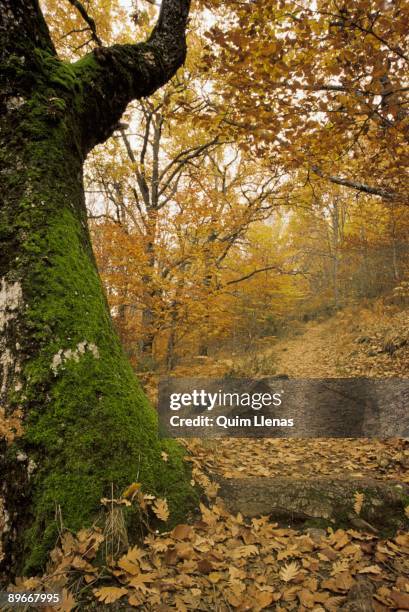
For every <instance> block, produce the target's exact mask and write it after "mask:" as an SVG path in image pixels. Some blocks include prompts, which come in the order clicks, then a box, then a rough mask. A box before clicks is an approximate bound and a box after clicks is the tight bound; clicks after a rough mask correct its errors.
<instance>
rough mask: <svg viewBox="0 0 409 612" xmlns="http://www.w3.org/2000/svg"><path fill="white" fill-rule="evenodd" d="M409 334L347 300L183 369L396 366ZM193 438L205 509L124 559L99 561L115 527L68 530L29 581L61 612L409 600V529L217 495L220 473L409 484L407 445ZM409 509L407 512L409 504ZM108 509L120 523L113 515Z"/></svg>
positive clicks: (408, 320) (337, 370) (406, 326)
mask: <svg viewBox="0 0 409 612" xmlns="http://www.w3.org/2000/svg"><path fill="white" fill-rule="evenodd" d="M408 339H409V311H407V310H405V311H401V312H395V313H394V314H392V315H390V314H389V313H386V314H385V313H384V312H376V311H374V310H369V309H368V310H367V311H365V310H362V309H361V310H360V311H358V310H357V309H355V310H354V309H349V310H348V311H344V312H340V313H338V314H337V315H336V316H334V317H332V318H330V319H328V320H326V321H321V322H310V323H307V324H305V325H304V326H303V327H302V328H301V329H300V328H299V329H298V332H297V334H295V335H293V336H292V337H290V338H286V339H279V340H276V341H275V342H274V344H273V345H272V346H269V347H265V346H264V347H263V348H257V350H256V351H255V352H254V353H252V354H251V355H241V356H237V357H235V360H234V363H232V360H231V359H230V358H229V359H227V358H225V359H224V358H220V359H214V360H211V359H208V360H201V361H200V363H198V364H197V366H196V367H195V369H194V371H193V372H192V368H191V367H190V368H189V369H188V366H187V365H186V366H183V365H182V366H180V367H179V368H178V369H177V371H176V372H175V373H174V374H175V375H176V376H187V375H188V374H189V375H190V376H191V375H192V374H193V375H197V376H220V375H224V374H226V373H227V374H230V375H232V374H233V375H236V376H240V375H243V372H246V373H247V375H249V374H250V375H252V376H256V375H264V376H266V375H274V374H287V375H288V376H290V377H343V376H359V375H367V376H379V377H390V376H399V375H403V374H404V373H405V372H408V371H409V370H408V367H409V344H407V341H408ZM190 365H191V364H190ZM185 368H186V369H185ZM187 370H188V372H187ZM185 445H186V447H187V449H188V457H187V459H188V461H189V462H190V463H191V465H192V468H193V479H194V481H195V482H197V483H198V484H200V485H201V486H202V488H203V489H204V491H205V494H204V496H203V498H202V503H201V504H200V516H199V515H198V516H194V517H191V520H190V521H189V524H185V525H179V526H177V527H176V528H174V529H173V530H172V531H165V532H163V533H158V532H157V531H152V532H151V533H150V534H149V535H148V537H147V538H145V541H144V543H142V542H139V543H137V544H135V543H133V544H135V545H134V546H131V547H129V548H128V549H127V550H125V549H122V551H121V554H117V555H116V557H115V559H113V558H110V557H109V555H108V554H106V555H105V562H104V563H103V564H102V565H101V562H99V563H98V564H96V563H95V562H94V561H93V559H94V558H95V557H96V555H97V549H98V548H99V549H100V551H101V550H102V549H103V548H104V547H105V550H108V549H109V546H111V548H112V538H113V537H114V536H112V533H111V532H110V533H111V534H110V535H109V536H108V535H107V533H106V532H104V531H103V530H102V531H101V530H98V529H94V530H83V531H82V532H80V534H77V535H76V536H73V535H72V534H71V533H66V534H65V535H63V537H62V540H61V543H60V546H59V548H57V549H55V550H54V551H53V553H52V556H51V561H50V565H49V568H48V572H47V575H46V576H44V577H43V578H42V579H40V578H38V579H30V580H33V581H35V580H39V581H40V583H37V584H35V582H33V583H30V584H27V582H24V583H23V585H24V587H25V588H31V589H34V588H35V587H36V586H38V585H39V584H41V585H43V586H44V585H45V584H46V585H47V588H50V585H53V586H54V587H55V588H57V587H58V588H60V589H63V590H64V594H65V600H64V606H65V607H61V611H62V612H68V611H69V610H73V609H80V610H88V609H89V610H102V609H112V610H124V609H126V610H131V609H139V610H149V611H155V612H168V611H171V610H177V611H180V612H190V611H191V610H192V611H193V610H202V611H212V612H213V611H215V612H229V611H232V610H235V611H238V612H243V611H246V610H249V611H255V612H257V611H259V610H277V611H278V612H284V611H287V610H300V611H301V612H303V611H308V610H312V611H313V612H323V611H324V612H325V611H329V612H332V611H334V612H335V611H337V610H344V611H350V612H352V611H354V610H355V611H359V610H361V611H363V612H364V611H370V610H375V611H376V612H383V611H387V610H409V533H408V532H402V531H400V532H399V531H398V532H397V533H394V534H390V535H389V536H382V535H380V533H379V532H377V530H376V529H372V528H371V525H369V524H368V523H365V522H363V524H362V525H361V526H360V527H357V528H354V527H353V526H352V527H351V528H349V529H348V528H347V527H345V528H343V529H341V528H337V527H336V526H334V527H331V526H329V527H326V528H322V527H316V528H314V527H312V528H311V527H310V528H306V527H304V528H303V527H299V526H297V525H295V524H294V525H291V524H282V523H279V522H277V521H275V520H274V518H271V517H268V516H264V517H255V518H246V517H243V515H242V514H241V513H238V514H237V513H232V512H229V511H228V510H226V508H225V504H224V500H223V499H222V498H221V497H219V494H220V490H219V479H220V478H224V479H227V480H229V479H234V480H236V481H239V480H240V479H242V482H243V486H244V483H249V482H251V479H257V481H258V482H260V479H266V480H265V481H266V482H270V481H269V480H268V479H276V478H283V477H284V478H287V479H290V480H288V482H289V483H291V479H294V481H295V480H297V479H298V480H299V479H301V480H302V479H304V480H307V481H308V479H313V478H317V477H318V478H323V479H325V478H336V479H337V478H340V479H344V480H345V481H348V480H350V479H362V482H363V483H364V482H366V481H367V480H368V479H375V480H377V481H381V482H389V481H391V482H392V481H395V482H396V481H398V482H400V483H402V484H403V483H409V469H408V468H409V444H408V443H407V442H406V441H403V440H397V439H389V440H369V439H359V440H351V439H321V440H319V439H308V440H297V439H263V440H261V439H237V438H233V439H222V440H197V439H194V440H189V441H185ZM164 460H166V457H164ZM289 486H291V485H289ZM138 495H140V494H138ZM137 499H138V498H136V501H137ZM136 501H134V502H133V503H136ZM139 501H141V502H142V503H145V502H146V503H147V504H148V505H149V504H152V500H149V499H147V500H145V502H144V500H143V498H139ZM157 501H159V504H157V505H156V512H155V514H156V516H157V517H160V516H161V515H162V519H164V520H165V523H164V525H166V509H165V512H164V511H163V510H164V509H163V507H161V505H160V500H157ZM354 502H355V503H354V512H355V514H356V518H357V519H358V518H359V514H360V511H361V507H362V505H363V504H364V505H365V500H364V499H363V496H362V495H361V494H360V493H359V490H357V491H356V493H355V498H354ZM408 502H409V499H408ZM158 508H159V510H160V512H158ZM406 513H407V516H408V517H409V507H408V508H407V509H406ZM108 519H109V520H110V524H111V527H112V523H113V521H112V515H111V516H110V518H109V516H108ZM108 522H109V521H108ZM165 528H166V526H165ZM111 531H112V530H111ZM110 539H111V542H110ZM68 587H69V590H67V589H68ZM20 588H21V585H20ZM50 610H51V608H50ZM53 610H54V611H56V610H58V608H57V609H56V608H53Z"/></svg>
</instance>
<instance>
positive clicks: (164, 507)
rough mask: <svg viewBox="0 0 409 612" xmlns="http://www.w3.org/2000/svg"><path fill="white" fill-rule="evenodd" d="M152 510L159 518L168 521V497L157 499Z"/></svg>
mask: <svg viewBox="0 0 409 612" xmlns="http://www.w3.org/2000/svg"><path fill="white" fill-rule="evenodd" d="M152 510H153V512H154V513H155V515H156V516H157V517H158V519H159V520H161V521H163V522H165V523H166V521H167V520H168V518H169V508H168V502H167V501H166V499H157V500H155V503H154V504H153V506H152Z"/></svg>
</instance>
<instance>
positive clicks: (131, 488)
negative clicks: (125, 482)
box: [122, 482, 142, 499]
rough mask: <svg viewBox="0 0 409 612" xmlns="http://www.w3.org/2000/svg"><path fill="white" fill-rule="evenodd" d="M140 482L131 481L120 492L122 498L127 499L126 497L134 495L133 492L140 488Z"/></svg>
mask: <svg viewBox="0 0 409 612" xmlns="http://www.w3.org/2000/svg"><path fill="white" fill-rule="evenodd" d="M141 486H142V485H141V483H140V482H133V483H132V484H130V485H129V487H128V488H127V489H125V491H124V492H123V493H122V497H123V498H124V499H128V498H131V499H132V498H133V497H134V496H135V493H136V492H137V491H139V489H140V488H141Z"/></svg>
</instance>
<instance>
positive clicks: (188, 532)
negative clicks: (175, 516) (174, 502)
mask: <svg viewBox="0 0 409 612" xmlns="http://www.w3.org/2000/svg"><path fill="white" fill-rule="evenodd" d="M170 535H171V536H172V538H175V540H190V538H191V537H192V535H193V530H192V528H191V527H190V525H184V524H181V525H176V527H175V528H174V529H173V530H172V531H171V533H170Z"/></svg>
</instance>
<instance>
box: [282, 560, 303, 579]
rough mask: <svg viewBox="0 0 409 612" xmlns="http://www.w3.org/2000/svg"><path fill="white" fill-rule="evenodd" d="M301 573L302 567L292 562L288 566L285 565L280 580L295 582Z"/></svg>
mask: <svg viewBox="0 0 409 612" xmlns="http://www.w3.org/2000/svg"><path fill="white" fill-rule="evenodd" d="M299 571H300V566H299V565H298V563H296V562H295V561H292V562H291V563H288V564H287V565H284V567H282V568H281V570H280V578H281V580H283V581H284V582H291V581H292V580H294V578H296V577H297V576H298V573H299Z"/></svg>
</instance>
